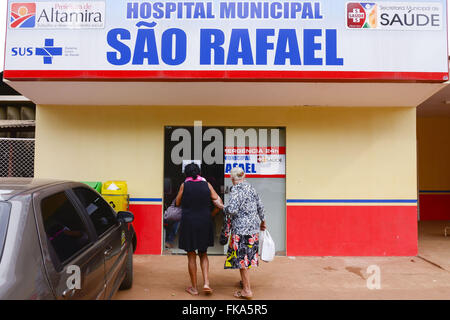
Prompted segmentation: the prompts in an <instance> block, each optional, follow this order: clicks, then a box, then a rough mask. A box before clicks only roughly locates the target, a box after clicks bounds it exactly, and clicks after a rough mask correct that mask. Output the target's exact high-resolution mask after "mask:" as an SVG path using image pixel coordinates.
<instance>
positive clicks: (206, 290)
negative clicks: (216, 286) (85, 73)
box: [203, 286, 214, 294]
mask: <svg viewBox="0 0 450 320" xmlns="http://www.w3.org/2000/svg"><path fill="white" fill-rule="evenodd" d="M203 292H204V293H205V294H212V293H213V292H214V290H213V289H211V288H210V287H209V286H204V287H203Z"/></svg>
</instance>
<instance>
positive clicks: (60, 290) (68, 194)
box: [0, 178, 136, 300]
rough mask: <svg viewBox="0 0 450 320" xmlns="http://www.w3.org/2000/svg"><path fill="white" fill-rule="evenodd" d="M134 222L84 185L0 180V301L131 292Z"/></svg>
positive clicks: (128, 213) (37, 180)
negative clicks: (120, 290)
mask: <svg viewBox="0 0 450 320" xmlns="http://www.w3.org/2000/svg"><path fill="white" fill-rule="evenodd" d="M133 219H134V217H133V214H132V213H131V212H127V211H122V212H119V213H116V212H115V211H114V210H113V209H112V208H111V206H110V205H109V204H108V203H107V202H106V201H105V200H104V199H103V198H102V196H101V195H100V194H99V193H98V192H96V191H95V190H94V189H92V188H90V187H89V186H87V185H85V184H83V183H78V182H70V181H50V180H39V179H18V178H0V300H5V299H110V298H111V297H112V296H113V295H114V293H115V292H116V291H117V290H118V289H119V288H120V289H128V288H131V286H132V283H133V253H134V251H135V249H136V235H135V232H134V229H133V226H132V224H131V222H132V221H133Z"/></svg>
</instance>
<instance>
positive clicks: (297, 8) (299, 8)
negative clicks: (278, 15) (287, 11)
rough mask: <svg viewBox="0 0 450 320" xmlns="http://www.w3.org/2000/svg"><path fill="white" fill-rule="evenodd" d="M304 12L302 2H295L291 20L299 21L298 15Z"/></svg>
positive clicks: (292, 7)
mask: <svg viewBox="0 0 450 320" xmlns="http://www.w3.org/2000/svg"><path fill="white" fill-rule="evenodd" d="M301 11H302V4H301V3H300V2H294V3H292V6H291V19H297V13H299V12H301Z"/></svg>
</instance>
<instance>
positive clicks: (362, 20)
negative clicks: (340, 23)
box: [347, 2, 378, 29]
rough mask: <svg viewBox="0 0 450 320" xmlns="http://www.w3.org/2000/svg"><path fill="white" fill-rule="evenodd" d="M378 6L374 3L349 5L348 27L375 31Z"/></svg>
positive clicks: (352, 3)
mask: <svg viewBox="0 0 450 320" xmlns="http://www.w3.org/2000/svg"><path fill="white" fill-rule="evenodd" d="M377 10H378V7H377V4H376V3H373V2H349V3H347V27H348V28H352V29H361V28H367V29H374V28H376V27H377Z"/></svg>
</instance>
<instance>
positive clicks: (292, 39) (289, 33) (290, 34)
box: [274, 29, 301, 65]
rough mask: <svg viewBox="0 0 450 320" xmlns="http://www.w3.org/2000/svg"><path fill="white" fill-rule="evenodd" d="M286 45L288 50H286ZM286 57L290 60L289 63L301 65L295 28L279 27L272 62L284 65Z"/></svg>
mask: <svg viewBox="0 0 450 320" xmlns="http://www.w3.org/2000/svg"><path fill="white" fill-rule="evenodd" d="M288 46H289V51H287V50H288V49H287V47H288ZM286 59H289V60H290V63H291V65H301V60H300V50H299V48H298V40H297V33H296V32H295V29H281V30H280V33H279V35H278V41H277V50H276V52H275V62H274V63H275V65H285V64H286Z"/></svg>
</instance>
